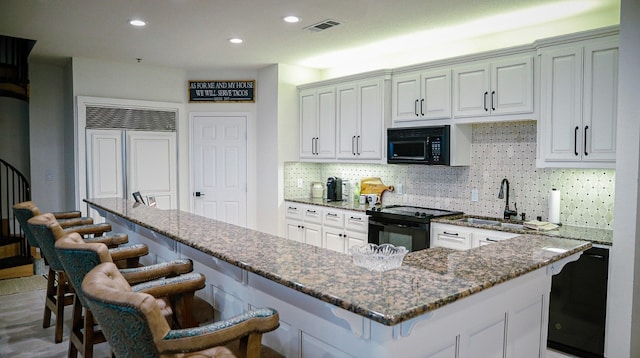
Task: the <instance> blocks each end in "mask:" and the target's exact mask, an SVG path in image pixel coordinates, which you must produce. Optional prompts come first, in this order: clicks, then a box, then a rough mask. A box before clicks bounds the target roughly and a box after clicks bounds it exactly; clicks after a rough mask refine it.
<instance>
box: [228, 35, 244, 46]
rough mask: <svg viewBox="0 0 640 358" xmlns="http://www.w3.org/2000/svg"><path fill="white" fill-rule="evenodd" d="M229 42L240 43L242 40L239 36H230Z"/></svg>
mask: <svg viewBox="0 0 640 358" xmlns="http://www.w3.org/2000/svg"><path fill="white" fill-rule="evenodd" d="M229 42H231V43H232V44H241V43H243V42H244V41H243V40H242V39H241V38H239V37H232V38H230V39H229Z"/></svg>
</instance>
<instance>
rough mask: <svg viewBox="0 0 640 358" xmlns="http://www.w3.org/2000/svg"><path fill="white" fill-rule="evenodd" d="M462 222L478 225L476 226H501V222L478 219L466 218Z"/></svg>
mask: <svg viewBox="0 0 640 358" xmlns="http://www.w3.org/2000/svg"><path fill="white" fill-rule="evenodd" d="M462 220H463V221H465V222H468V223H469V224H476V225H491V226H499V225H500V221H497V220H486V219H476V218H465V219H462Z"/></svg>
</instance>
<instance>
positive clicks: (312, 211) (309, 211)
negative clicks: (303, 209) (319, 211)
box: [307, 209, 316, 214]
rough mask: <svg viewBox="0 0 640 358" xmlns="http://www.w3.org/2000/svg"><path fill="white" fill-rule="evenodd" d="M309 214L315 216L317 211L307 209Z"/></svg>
mask: <svg viewBox="0 0 640 358" xmlns="http://www.w3.org/2000/svg"><path fill="white" fill-rule="evenodd" d="M307 212H308V213H311V214H315V213H316V211H315V210H309V209H307Z"/></svg>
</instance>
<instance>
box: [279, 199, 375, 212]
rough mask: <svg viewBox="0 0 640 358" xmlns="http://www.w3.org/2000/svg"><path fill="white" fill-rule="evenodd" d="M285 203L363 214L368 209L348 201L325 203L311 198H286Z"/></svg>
mask: <svg viewBox="0 0 640 358" xmlns="http://www.w3.org/2000/svg"><path fill="white" fill-rule="evenodd" d="M285 200H286V201H292V202H294V203H301V204H311V205H319V206H324V207H327V208H333V209H345V210H353V211H361V212H365V211H367V209H368V208H369V207H370V206H369V205H368V204H360V203H358V202H352V201H350V200H343V201H327V199H313V198H287V199H285Z"/></svg>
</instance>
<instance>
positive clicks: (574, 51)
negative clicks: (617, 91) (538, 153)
mask: <svg viewBox="0 0 640 358" xmlns="http://www.w3.org/2000/svg"><path fill="white" fill-rule="evenodd" d="M540 65H541V70H540V71H541V78H540V92H541V95H542V97H541V99H540V121H541V127H542V130H543V136H544V137H543V140H542V143H541V145H542V146H543V148H542V153H543V156H544V158H545V160H547V161H565V162H567V161H568V162H570V161H579V160H580V158H581V156H580V149H579V148H578V145H579V143H581V139H582V131H581V130H580V128H581V116H582V112H581V111H582V108H581V96H582V94H581V89H582V49H581V48H580V47H577V46H572V47H566V48H560V49H552V50H544V51H541V64H540Z"/></svg>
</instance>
